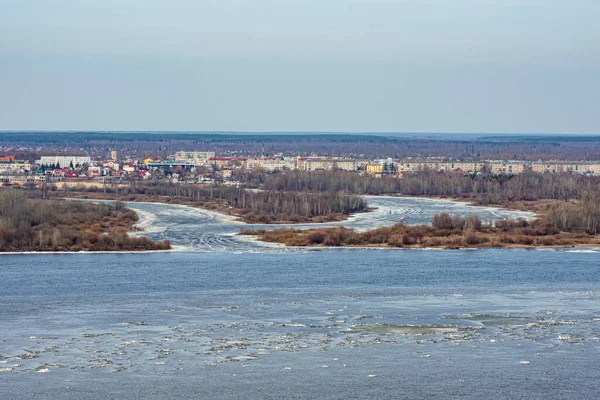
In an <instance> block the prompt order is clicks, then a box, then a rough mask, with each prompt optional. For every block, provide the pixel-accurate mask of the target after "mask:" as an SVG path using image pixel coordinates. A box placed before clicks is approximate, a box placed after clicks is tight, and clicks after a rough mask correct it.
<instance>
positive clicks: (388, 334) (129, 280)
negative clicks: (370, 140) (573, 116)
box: [0, 199, 600, 399]
mask: <svg viewBox="0 0 600 400" xmlns="http://www.w3.org/2000/svg"><path fill="white" fill-rule="evenodd" d="M370 202H371V204H373V205H376V206H378V207H379V209H378V210H377V211H376V212H374V213H368V214H361V215H358V216H355V217H353V218H352V220H350V221H345V222H344V223H342V224H343V225H346V226H353V227H356V228H358V229H365V228H367V227H370V226H378V225H391V224H392V223H394V222H398V221H399V220H401V219H403V220H404V221H405V222H406V223H422V222H427V221H429V220H430V219H431V215H433V214H435V213H438V212H440V211H444V210H445V211H449V212H451V213H455V212H458V213H462V214H468V213H472V212H476V213H478V214H480V216H481V217H482V218H484V219H485V218H491V219H493V218H498V216H499V215H504V213H507V212H506V211H499V210H494V209H473V208H469V207H467V206H465V205H462V204H457V203H451V202H441V201H431V200H419V199H410V200H407V199H370ZM130 206H131V207H133V208H135V209H137V210H138V212H139V213H140V214H141V215H142V217H143V218H142V220H141V221H140V226H143V227H144V228H145V229H146V232H144V234H147V235H149V236H151V237H153V238H156V239H158V238H169V239H171V240H172V241H173V243H174V244H175V246H176V251H172V252H162V253H142V254H116V253H112V254H110V253H107V254H89V253H82V254H19V255H2V256H0V398H2V399H13V398H29V397H33V398H64V399H81V398H94V399H107V398H109V399H110V398H136V399H138V398H139V399H147V398H157V399H159V398H160V399H162V398H206V399H213V398H218V399H230V398H248V399H253V398H258V399H260V398H266V399H280V398H283V399H287V398H319V399H348V398H350V399H352V398H356V399H362V398H383V399H386V398H389V399H404V398H406V399H420V398H444V399H446V398H464V397H467V398H476V399H481V398H528V399H530V398H534V399H536V398H539V399H549V398H552V399H555V398H559V399H560V398H569V399H571V398H572V399H582V398H590V399H593V398H598V397H600V389H599V384H598V382H599V378H600V362H599V361H598V360H599V356H600V354H599V353H600V297H599V292H598V290H599V288H600V262H599V254H600V253H599V251H598V250H596V249H591V250H572V249H571V250H570V249H566V250H548V251H541V250H533V251H531V250H529V251H528V250H477V251H467V250H464V251H441V250H379V249H319V250H311V249H289V248H283V247H281V246H274V245H264V244H261V243H256V242H254V241H252V240H249V239H248V238H245V237H240V236H236V235H235V233H236V232H237V231H238V230H239V228H240V227H241V226H242V225H241V224H239V223H238V222H235V221H232V220H231V219H230V218H228V217H223V216H221V215H219V214H215V213H210V212H206V211H201V210H195V209H190V208H187V207H180V206H168V205H156V204H131V205H130ZM511 216H518V214H514V215H511ZM523 216H527V215H523Z"/></svg>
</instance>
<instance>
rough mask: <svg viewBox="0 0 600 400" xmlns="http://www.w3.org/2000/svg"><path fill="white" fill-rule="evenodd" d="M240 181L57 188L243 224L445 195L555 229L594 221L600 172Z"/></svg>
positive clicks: (289, 176) (315, 217) (313, 217)
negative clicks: (185, 208) (176, 207)
mask: <svg viewBox="0 0 600 400" xmlns="http://www.w3.org/2000/svg"><path fill="white" fill-rule="evenodd" d="M238 183H239V185H238V186H225V185H210V186H199V185H181V184H173V183H152V182H151V183H143V184H142V183H136V182H133V183H132V184H130V185H124V186H106V187H77V186H72V187H68V188H65V189H64V190H58V188H55V189H57V191H56V192H55V193H56V194H59V195H62V196H67V197H83V198H96V199H118V200H123V201H157V202H167V203H175V204H187V205H191V206H196V207H201V208H206V209H212V210H217V211H221V212H224V213H227V214H230V215H234V216H236V217H238V218H240V220H242V221H244V222H248V223H264V224H269V223H305V222H329V221H340V220H343V219H345V218H347V217H348V216H349V215H350V214H352V213H357V212H366V211H368V210H369V207H368V204H367V202H366V201H365V200H364V198H363V197H362V196H363V195H402V196H419V197H430V198H431V197H436V198H448V199H453V200H461V201H468V202H470V203H472V204H473V205H485V206H498V207H504V208H508V209H518V210H522V211H533V212H535V213H536V214H539V216H542V215H545V214H551V215H552V216H553V219H554V221H553V223H554V224H555V225H556V227H557V228H558V229H560V230H561V231H570V230H573V229H577V230H580V231H585V230H593V228H594V226H595V225H596V224H598V223H600V213H599V212H598V209H600V205H599V204H598V202H599V200H598V199H600V177H594V176H582V175H575V174H551V173H545V174H536V173H523V174H520V175H514V176H506V175H492V174H487V175H483V174H468V175H465V174H461V173H436V172H432V171H419V172H415V173H413V174H410V175H407V176H406V177H404V178H403V179H396V178H385V177H383V178H375V177H371V176H360V175H356V174H353V173H349V172H345V171H315V172H306V171H287V172H277V173H267V172H262V173H256V172H249V173H245V174H242V175H240V176H239V178H238Z"/></svg>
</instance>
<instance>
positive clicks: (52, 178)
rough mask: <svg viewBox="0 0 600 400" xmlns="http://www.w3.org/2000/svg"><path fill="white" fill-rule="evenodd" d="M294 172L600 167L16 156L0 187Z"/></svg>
mask: <svg viewBox="0 0 600 400" xmlns="http://www.w3.org/2000/svg"><path fill="white" fill-rule="evenodd" d="M292 170H300V171H334V170H342V171H349V172H354V173H356V174H360V175H362V174H366V175H370V176H374V177H382V176H386V177H395V178H400V179H401V178H403V177H404V176H405V175H406V174H410V173H414V172H418V171H430V172H440V173H441V172H454V173H463V174H481V173H491V174H496V175H516V174H521V173H523V172H526V171H532V172H535V173H556V174H561V173H562V174H579V175H592V176H598V175H600V161H564V160H561V161H542V160H539V161H514V160H511V161H503V160H478V161H474V160H461V159H452V158H444V157H407V158H404V159H392V158H382V159H373V160H370V159H351V158H346V157H325V156H319V155H313V156H297V157H283V156H265V155H262V156H257V157H231V156H227V157H222V156H218V155H216V154H215V152H213V151H178V152H175V153H174V154H172V155H169V156H167V157H164V158H161V157H152V156H149V157H146V158H144V159H140V158H132V157H130V156H129V155H125V154H123V155H122V154H120V152H118V151H117V150H111V151H110V152H109V153H108V154H106V157H101V156H94V157H90V156H81V155H69V154H66V155H65V154H61V155H44V156H40V158H39V159H37V160H17V159H16V158H15V156H13V155H4V156H0V182H1V183H3V184H13V185H19V184H30V185H36V184H39V183H42V182H49V183H59V182H77V183H81V184H85V183H87V184H102V183H124V182H131V181H132V180H144V181H145V180H152V181H165V180H166V181H170V182H172V183H186V184H214V183H223V184H228V185H235V184H236V182H237V175H239V174H240V173H242V172H246V171H264V172H275V171H292Z"/></svg>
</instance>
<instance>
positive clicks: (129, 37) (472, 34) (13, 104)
mask: <svg viewBox="0 0 600 400" xmlns="http://www.w3.org/2000/svg"><path fill="white" fill-rule="evenodd" d="M599 17H600V1H599V0H569V1H566V0H272V1H266V0H265V1H263V0H254V1H250V0H169V1H167V0H52V1H50V0H0V129H4V130H7V129H56V130H63V129H64V130H71V129H81V130H144V129H148V130H238V131H389V132H400V131H405V132H406V131H410V132H523V133H527V132H556V133H566V132H573V133H600V112H599V107H598V106H599V105H600V24H599V23H598V18H599Z"/></svg>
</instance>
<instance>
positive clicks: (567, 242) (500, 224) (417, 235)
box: [239, 213, 600, 249]
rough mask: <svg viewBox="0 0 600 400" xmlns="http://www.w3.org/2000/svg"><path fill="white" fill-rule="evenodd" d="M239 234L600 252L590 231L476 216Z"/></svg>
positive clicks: (350, 243)
mask: <svg viewBox="0 0 600 400" xmlns="http://www.w3.org/2000/svg"><path fill="white" fill-rule="evenodd" d="M239 234H240V235H250V236H256V237H258V239H259V240H261V241H265V242H270V243H280V244H284V245H286V246H300V247H305V246H317V247H394V248H441V249H463V248H530V247H600V237H599V236H598V235H595V234H593V233H591V232H562V231H560V230H559V229H558V228H556V226H554V225H553V224H549V223H547V222H544V221H533V222H530V221H527V220H525V219H517V220H500V221H497V222H496V223H495V224H493V225H492V224H484V223H482V221H481V220H480V219H479V218H478V217H477V216H469V217H466V218H462V217H461V216H459V215H456V216H450V215H449V214H447V213H442V214H439V215H436V216H435V217H434V218H433V221H432V225H431V226H430V225H412V226H407V225H404V224H396V225H394V226H392V227H383V228H377V229H373V230H367V231H363V232H357V231H355V230H354V229H348V228H345V227H343V226H342V227H335V228H314V229H308V230H300V229H275V230H265V229H258V230H248V229H244V228H242V229H241V230H240V233H239Z"/></svg>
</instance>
